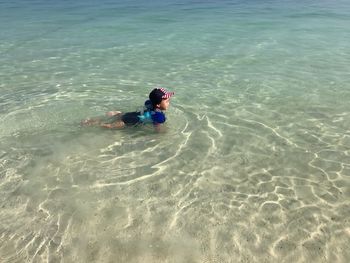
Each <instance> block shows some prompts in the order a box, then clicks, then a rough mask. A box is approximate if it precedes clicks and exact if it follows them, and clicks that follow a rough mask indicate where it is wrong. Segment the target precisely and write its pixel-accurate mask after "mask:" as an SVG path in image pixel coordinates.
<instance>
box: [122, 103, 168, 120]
mask: <svg viewBox="0 0 350 263" xmlns="http://www.w3.org/2000/svg"><path fill="white" fill-rule="evenodd" d="M121 120H122V121H123V122H124V123H125V124H126V125H129V126H130V125H137V124H146V123H153V124H154V125H156V124H160V123H164V122H165V121H166V118H165V114H164V113H163V112H162V111H161V110H159V109H154V107H153V105H152V103H151V101H150V100H147V101H146V102H145V106H144V109H143V110H142V111H134V112H127V113H124V114H123V115H122V117H121Z"/></svg>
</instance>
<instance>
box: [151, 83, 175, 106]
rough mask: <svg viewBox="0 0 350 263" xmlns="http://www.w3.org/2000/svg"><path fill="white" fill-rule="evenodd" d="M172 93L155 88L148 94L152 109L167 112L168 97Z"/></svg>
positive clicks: (172, 93)
mask: <svg viewBox="0 0 350 263" xmlns="http://www.w3.org/2000/svg"><path fill="white" fill-rule="evenodd" d="M173 95H174V92H169V91H166V90H165V89H164V88H155V89H153V90H152V91H151V93H150V94H149V99H150V101H151V102H152V105H153V108H154V109H160V110H167V109H168V108H169V104H170V97H171V96H173Z"/></svg>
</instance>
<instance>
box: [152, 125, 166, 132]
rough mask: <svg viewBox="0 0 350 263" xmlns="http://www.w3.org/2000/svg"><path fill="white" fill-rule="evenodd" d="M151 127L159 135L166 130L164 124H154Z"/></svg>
mask: <svg viewBox="0 0 350 263" xmlns="http://www.w3.org/2000/svg"><path fill="white" fill-rule="evenodd" d="M153 126H154V130H155V131H156V132H159V133H164V132H166V130H167V129H166V126H165V125H164V124H160V123H156V124H154V125H153Z"/></svg>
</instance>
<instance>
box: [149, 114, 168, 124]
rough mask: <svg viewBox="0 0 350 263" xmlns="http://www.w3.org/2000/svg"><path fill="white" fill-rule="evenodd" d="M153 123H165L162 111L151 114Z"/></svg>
mask: <svg viewBox="0 0 350 263" xmlns="http://www.w3.org/2000/svg"><path fill="white" fill-rule="evenodd" d="M152 120H153V123H164V122H165V121H166V118H165V114H164V113H163V112H162V111H153V112H152Z"/></svg>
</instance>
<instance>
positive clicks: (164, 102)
mask: <svg viewBox="0 0 350 263" xmlns="http://www.w3.org/2000/svg"><path fill="white" fill-rule="evenodd" d="M158 105H159V107H158V108H159V109H160V110H167V109H168V108H169V105H170V98H167V99H163V100H162V101H161V102H160V103H159V104H158Z"/></svg>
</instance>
